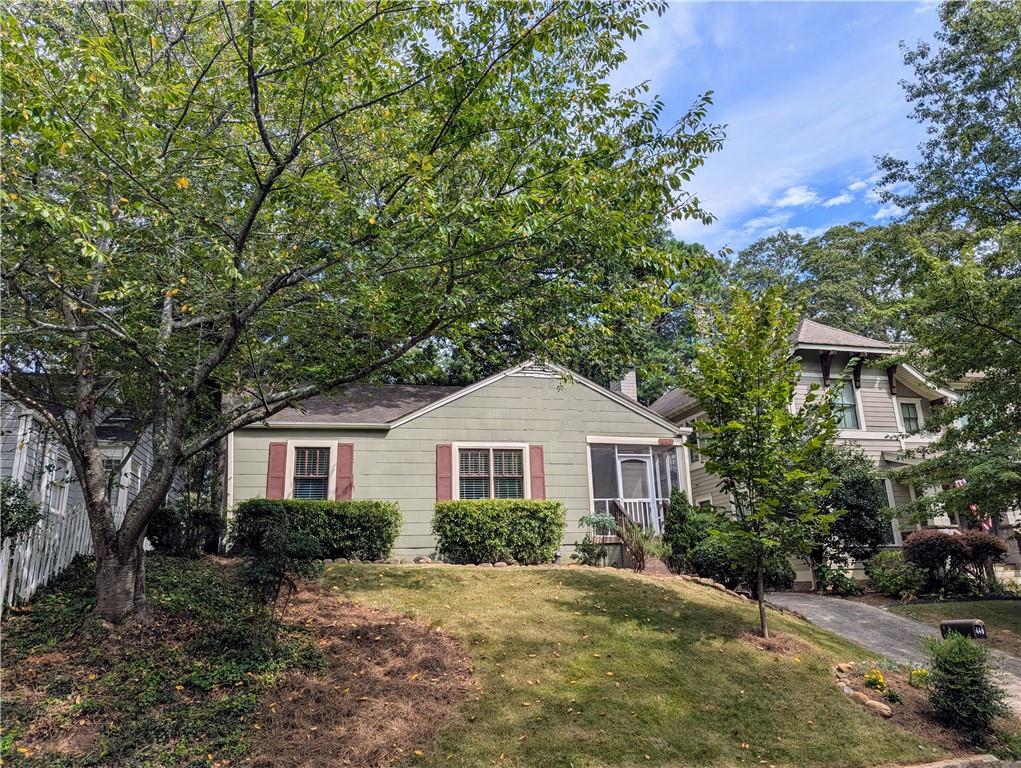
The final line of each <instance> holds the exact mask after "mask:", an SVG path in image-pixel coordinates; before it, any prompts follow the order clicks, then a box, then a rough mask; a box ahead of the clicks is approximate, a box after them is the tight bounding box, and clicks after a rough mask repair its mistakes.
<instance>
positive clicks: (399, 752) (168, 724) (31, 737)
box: [0, 572, 472, 768]
mask: <svg viewBox="0 0 1021 768" xmlns="http://www.w3.org/2000/svg"><path fill="white" fill-rule="evenodd" d="M215 573H217V572H214V574H215ZM216 586H218V587H222V588H229V587H230V586H233V585H231V584H229V583H227V582H223V583H220V582H216ZM33 610H35V609H34V607H33V606H30V607H29V608H28V609H23V610H22V611H21V613H22V614H25V615H26V616H27V615H28V614H29V613H31V612H32V611H33ZM12 613H15V612H12ZM13 618H14V621H18V617H13ZM284 618H285V621H286V622H287V623H288V624H289V625H292V626H293V625H295V624H297V625H304V628H305V633H304V634H305V636H306V637H307V638H308V641H309V642H312V643H314V644H316V645H318V649H319V651H320V652H321V653H322V656H323V657H324V663H322V664H319V665H314V666H309V665H304V666H302V665H294V666H292V667H291V669H289V670H287V671H283V672H273V673H268V674H266V675H263V674H261V673H246V674H244V675H243V676H242V679H241V680H239V681H238V682H237V683H236V684H230V685H220V684H218V685H215V686H214V687H213V688H212V690H202V689H199V688H196V687H194V686H192V685H191V684H188V683H187V680H185V679H184V676H186V675H187V673H188V672H189V669H190V665H191V664H193V663H196V659H197V658H198V657H197V656H195V655H194V653H193V652H192V651H190V650H189V649H190V648H192V646H193V644H194V643H195V642H197V641H201V640H202V638H206V637H209V636H210V632H211V630H210V628H209V626H208V624H206V623H204V622H199V621H195V620H193V619H192V618H191V617H190V615H189V614H187V613H184V614H182V613H180V612H178V613H171V612H169V611H167V610H165V609H162V608H155V609H154V610H153V612H152V621H151V622H149V623H147V624H144V625H140V626H139V625H132V626H125V627H124V628H121V629H118V630H116V631H104V630H103V629H102V628H101V627H100V626H99V624H98V622H97V621H96V620H95V619H93V618H91V617H86V618H85V620H84V626H83V627H81V626H80V627H79V629H77V630H74V631H69V632H68V634H67V635H66V636H65V637H63V638H62V639H60V640H59V641H56V642H53V643H51V644H50V645H49V647H47V648H45V649H42V648H38V649H33V650H31V651H29V652H28V653H27V654H22V655H19V654H17V653H12V649H11V648H10V647H7V644H6V643H5V649H4V659H3V665H2V668H0V679H2V688H3V696H2V705H0V706H2V709H3V713H4V718H3V720H4V723H3V727H2V728H0V733H5V732H7V731H8V730H11V732H12V735H15V736H16V739H15V743H14V745H13V746H11V745H7V747H5V748H4V749H3V752H4V753H5V754H4V756H3V757H0V764H19V763H22V762H31V763H32V764H33V765H34V764H40V765H42V764H47V765H48V764H50V763H51V762H52V761H53V760H56V761H58V762H60V763H61V764H64V762H67V764H70V765H76V764H79V763H83V764H88V765H90V766H93V765H127V764H130V765H135V764H139V763H140V762H141V760H140V758H141V757H144V756H146V755H148V756H149V758H151V759H150V763H151V764H153V765H175V764H191V763H192V762H193V759H192V758H193V757H195V755H193V754H192V753H194V752H195V751H196V749H198V750H200V751H201V752H202V753H203V754H202V757H203V758H205V754H204V753H205V752H206V745H207V744H208V745H209V749H210V750H211V751H213V752H217V751H218V747H217V746H214V743H215V744H217V745H220V746H226V745H227V742H226V741H225V739H228V740H229V739H234V741H231V742H230V743H231V744H233V745H235V746H234V747H231V750H232V751H233V750H234V749H235V748H236V750H237V751H234V754H235V755H237V754H238V752H242V753H246V754H244V756H243V757H240V759H234V760H229V759H220V757H221V756H220V755H219V754H218V755H217V756H216V760H215V761H214V762H213V763H212V764H213V765H219V766H227V765H232V764H233V765H235V766H238V765H246V766H258V767H259V768H262V767H266V768H272V767H273V766H281V767H282V766H312V765H315V766H347V765H351V766H361V767H364V768H376V767H377V766H379V767H382V766H390V765H392V764H394V763H396V762H398V761H400V760H402V759H403V758H405V757H407V756H410V755H413V754H414V753H415V751H416V750H418V749H420V748H422V747H424V746H425V745H427V744H429V743H430V742H431V741H432V740H433V739H434V738H435V737H436V736H437V735H438V733H439V732H440V730H441V729H443V728H444V727H446V726H447V725H448V724H450V723H452V722H455V721H456V718H457V717H458V714H457V713H458V710H459V708H460V706H461V704H462V703H463V702H464V701H465V700H466V698H467V694H468V689H469V686H470V684H471V679H472V675H471V672H472V670H471V662H470V660H469V658H468V657H467V654H466V653H465V652H464V650H463V648H462V647H461V646H460V645H459V644H458V643H457V642H456V641H455V640H454V639H453V638H451V637H449V636H448V635H445V634H443V633H442V632H440V631H438V630H436V629H433V628H431V627H429V626H427V625H426V624H423V623H421V622H418V621H414V620H411V619H408V618H407V617H404V616H402V615H399V614H396V613H393V612H389V611H383V610H376V609H373V608H368V607H366V606H362V605H358V604H355V603H350V602H345V601H344V600H342V599H340V598H339V597H338V596H336V595H331V594H329V593H327V592H326V591H325V590H323V589H322V588H320V587H318V586H317V585H313V584H309V585H304V586H303V588H302V590H301V591H300V592H299V593H298V594H297V595H296V596H295V597H294V598H293V600H292V602H291V605H290V607H289V610H288V611H287V615H286V616H285V617H284ZM11 629H12V625H10V624H9V623H8V622H7V620H5V626H4V630H5V634H6V631H8V630H11ZM5 639H6V638H5ZM143 678H144V680H143ZM178 680H181V681H182V682H184V683H185V684H184V685H182V684H176V685H175V683H177V681H178ZM247 691H250V692H253V693H255V694H256V695H257V696H258V698H257V699H256V703H254V709H253V710H252V711H251V713H249V712H247V709H246V707H245V706H244V705H243V704H242V703H240V702H242V701H243V700H244V697H245V693H246V692H247ZM237 696H240V697H241V699H240V700H239V704H238V706H239V707H240V709H238V711H237V712H234V714H233V715H231V714H230V711H233V708H232V707H228V706H227V705H228V701H227V697H231V700H232V701H233V700H234V698H235V697H237ZM221 709H226V710H227V714H225V715H221V717H223V718H225V720H222V721H218V722H215V723H214V722H211V721H209V720H208V718H209V717H212V716H213V714H212V713H213V712H218V711H220V710H221ZM239 713H244V714H243V715H242V716H240V717H238V716H237V715H238V714H239ZM230 723H233V724H234V725H233V730H230V729H231V726H230ZM225 728H227V729H228V731H230V732H229V733H228V732H225V731H224V729H225ZM207 731H208V733H206V732H207ZM182 738H183V739H188V740H195V739H198V740H199V741H200V742H202V743H196V744H194V745H192V747H186V748H184V749H183V750H180V749H178V747H175V742H179V740H180V739H182ZM104 744H105V745H106V747H105V749H106V750H107V751H108V753H107V756H106V757H105V758H103V757H101V756H100V755H101V754H102V752H103V750H104ZM147 744H148V746H147ZM111 750H112V751H111ZM184 754H186V755H187V757H184V756H183V755H184ZM174 755H177V757H174ZM211 759H212V758H211ZM11 760H13V763H11V762H10V761H11Z"/></svg>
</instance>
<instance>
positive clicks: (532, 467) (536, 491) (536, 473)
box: [528, 445, 546, 499]
mask: <svg viewBox="0 0 1021 768" xmlns="http://www.w3.org/2000/svg"><path fill="white" fill-rule="evenodd" d="M528 477H529V479H530V480H531V484H532V498H533V499H545V498H546V469H545V468H544V467H543V465H542V446H541V445H530V446H528Z"/></svg>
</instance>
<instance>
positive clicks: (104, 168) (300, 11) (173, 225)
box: [0, 0, 722, 622]
mask: <svg viewBox="0 0 1021 768" xmlns="http://www.w3.org/2000/svg"><path fill="white" fill-rule="evenodd" d="M654 8H656V9H659V10H662V8H663V6H662V4H658V3H648V2H634V3H623V4H595V5H593V4H589V3H580V2H579V3H574V2H562V1H561V0H549V1H548V2H538V1H537V2H522V3H475V4H464V5H460V4H448V3H410V2H402V1H401V0H396V1H395V2H392V3H385V4H384V3H382V2H346V3H335V2H325V1H324V2H308V3H301V4H298V3H272V2H267V1H265V0H249V2H239V1H238V0H230V1H228V2H219V3H213V2H208V3H207V2H196V3H191V4H187V5H181V4H176V3H170V2H150V3H134V4H132V3H129V4H104V5H97V4H94V3H89V2H78V3H74V4H65V5H60V6H57V5H49V4H45V3H37V4H29V3H25V4H21V5H18V6H15V7H13V8H12V9H11V10H8V11H7V12H5V14H4V15H3V17H2V35H3V47H4V61H3V70H2V77H3V82H2V86H3V91H4V95H5V98H4V106H3V110H4V111H3V121H4V123H3V127H4V160H5V163H4V174H5V175H4V179H3V184H4V194H3V198H2V204H3V239H4V249H3V278H4V284H3V290H4V294H3V299H4V305H5V310H6V313H5V318H4V319H5V327H4V329H3V330H4V334H3V342H4V346H3V351H2V354H3V357H2V368H0V373H2V377H3V378H2V381H3V386H4V389H5V390H6V391H7V392H8V393H9V394H10V395H12V396H14V397H17V398H18V399H20V400H21V401H23V402H25V403H27V404H28V405H30V406H31V407H33V408H34V409H35V410H36V411H37V412H38V413H39V415H40V416H41V417H42V418H43V419H45V420H46V422H47V423H48V425H49V426H50V427H51V428H52V429H53V430H54V431H55V432H56V434H57V435H58V437H59V439H60V440H61V442H62V443H63V444H64V445H65V446H66V447H67V448H68V450H69V452H70V455H71V459H72V462H73V464H74V469H75V472H76V474H77V477H78V478H79V480H80V482H81V484H82V489H83V493H84V498H85V504H86V506H87V509H88V514H89V520H90V524H91V530H92V539H93V543H94V547H95V554H96V561H97V576H96V586H97V596H98V602H97V610H98V613H99V614H100V615H101V616H103V617H104V618H106V619H108V620H111V621H114V622H117V621H121V620H123V619H124V618H126V617H127V616H129V615H144V613H145V591H144V584H145V582H144V553H143V551H142V542H143V540H144V537H145V530H146V525H147V524H148V521H149V519H150V517H151V516H152V514H153V513H154V512H155V510H156V509H157V508H158V506H159V505H160V503H161V502H162V500H163V498H164V496H165V495H166V493H167V490H168V488H169V487H170V483H171V480H172V478H173V476H174V473H175V472H176V470H177V468H178V467H179V466H180V465H181V464H182V462H184V461H186V460H188V459H189V458H190V457H193V456H195V455H197V454H199V453H200V452H201V451H203V450H204V449H206V448H207V447H209V446H211V445H214V444H216V443H217V441H218V440H220V439H221V438H223V437H224V436H225V435H227V434H228V433H229V432H231V431H232V430H234V429H237V428H238V427H241V426H244V425H246V424H250V423H252V422H254V421H256V420H259V419H262V418H265V417H266V416H267V415H270V414H273V413H275V412H277V411H279V410H281V409H282V408H284V407H286V406H288V405H289V404H292V403H294V402H297V401H300V400H301V399H303V398H305V397H308V396H310V395H313V394H316V393H319V392H322V391H327V390H331V389H336V388H338V387H342V386H343V385H344V384H346V383H348V382H353V381H357V380H364V379H367V378H372V377H383V376H386V375H387V373H388V371H391V370H392V368H391V366H394V365H395V364H396V363H398V362H399V361H401V360H402V359H403V358H404V356H405V355H408V354H409V352H411V351H414V350H417V349H419V348H420V346H421V345H422V344H423V343H424V342H426V341H427V340H434V341H435V340H439V341H440V343H445V342H447V341H449V342H451V343H455V344H456V343H459V342H460V341H461V340H463V339H465V338H471V337H472V334H473V332H474V331H475V330H476V329H478V328H479V327H484V328H485V327H495V326H497V325H498V324H499V323H504V324H506V325H507V326H508V327H511V328H513V329H515V330H516V331H518V332H520V333H522V334H524V335H525V339H526V343H525V345H524V347H525V348H526V349H527V350H529V351H530V352H532V353H535V354H539V355H545V356H549V357H553V358H556V357H560V356H561V353H562V352H564V351H565V350H567V349H571V348H574V346H575V345H576V344H577V343H579V339H580V340H581V341H582V342H584V341H585V340H588V339H593V340H605V339H609V338H610V336H611V334H610V333H609V332H608V328H610V327H612V324H613V322H614V319H615V318H617V317H619V316H620V315H621V314H629V313H635V312H637V313H639V314H641V313H642V312H645V311H648V312H650V313H652V312H655V311H656V310H657V309H658V296H660V295H662V293H663V292H664V291H665V290H666V289H667V288H668V287H669V285H670V284H671V283H672V281H673V280H674V278H675V276H676V271H677V268H678V266H679V265H678V263H677V259H676V258H675V257H672V256H670V255H669V254H666V253H664V252H663V251H662V250H660V249H656V248H650V247H649V246H648V245H647V243H648V235H649V233H650V232H655V231H657V230H658V229H659V228H660V227H662V226H663V224H664V222H665V220H666V219H667V218H668V217H670V216H680V217H685V216H694V217H700V218H703V219H705V218H708V214H706V213H705V212H704V211H703V210H702V209H701V207H700V205H699V202H698V200H697V198H696V197H694V196H693V195H692V194H691V193H690V192H688V191H686V190H685V188H684V185H685V182H686V180H687V179H689V178H690V176H691V173H692V172H693V171H694V170H695V169H696V168H697V167H698V166H699V165H700V164H701V162H702V160H703V158H704V156H705V155H706V154H707V153H708V152H711V151H713V150H714V149H716V148H717V147H718V146H719V144H720V141H721V139H722V133H721V131H720V129H719V128H717V127H715V126H712V125H708V124H706V122H705V117H706V110H707V105H708V103H709V97H708V95H706V96H703V97H700V98H699V99H697V100H696V101H695V103H694V105H693V106H692V108H691V110H690V111H689V112H688V113H687V114H686V115H685V116H684V117H682V119H681V120H680V122H678V123H677V124H675V125H673V126H671V127H670V128H669V129H667V130H663V129H661V128H660V127H659V116H660V112H661V108H662V104H661V102H659V101H658V100H648V99H646V98H645V96H644V92H645V88H644V87H636V88H630V89H627V90H625V91H623V92H620V93H612V92H611V90H610V89H609V87H608V86H607V85H606V80H607V76H608V75H609V74H610V72H611V70H612V69H613V68H614V67H615V66H617V65H618V64H620V63H621V62H622V61H623V58H624V53H623V49H622V45H621V41H622V40H623V39H624V38H633V37H635V36H637V35H638V34H640V32H641V30H642V28H643V25H642V21H641V19H642V18H643V16H644V15H645V14H646V12H648V11H649V10H650V9H654ZM602 345H603V347H605V346H606V343H605V342H602ZM423 357H424V356H423ZM225 395H229V399H227V398H226V397H225ZM221 401H222V407H221ZM113 411H120V412H124V413H128V414H130V415H131V416H132V418H133V419H134V422H135V426H136V428H137V429H138V430H139V431H140V432H141V431H142V430H146V431H148V433H149V434H151V435H152V438H153V443H154V463H153V467H152V471H151V473H150V474H149V476H148V478H147V479H146V481H145V482H144V484H143V486H142V488H141V491H140V493H139V494H138V496H137V497H136V498H135V499H134V500H133V501H132V503H131V504H130V505H129V507H128V509H127V513H126V515H125V517H124V520H123V523H122V524H121V525H120V526H119V528H118V527H117V526H116V525H115V523H114V517H113V511H112V508H111V503H110V498H109V495H108V492H107V488H108V479H109V477H108V474H107V471H106V470H105V469H104V466H103V457H102V453H101V450H100V445H99V441H98V439H97V426H98V425H99V424H100V423H102V421H103V420H104V418H106V416H107V415H108V414H109V413H111V412H113ZM201 412H212V413H214V414H216V415H215V416H212V417H209V418H202V419H199V418H195V416H196V414H198V413H201Z"/></svg>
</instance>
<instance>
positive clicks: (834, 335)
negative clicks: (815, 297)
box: [791, 318, 894, 352]
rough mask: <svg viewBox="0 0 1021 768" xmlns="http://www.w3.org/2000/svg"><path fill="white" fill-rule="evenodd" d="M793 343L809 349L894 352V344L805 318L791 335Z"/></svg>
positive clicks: (795, 345) (796, 346) (795, 346)
mask: <svg viewBox="0 0 1021 768" xmlns="http://www.w3.org/2000/svg"><path fill="white" fill-rule="evenodd" d="M791 343H792V344H793V345H794V348H795V349H797V348H798V347H807V348H809V349H815V348H820V349H822V348H825V349H838V350H841V349H843V350H851V351H855V352H857V351H871V352H893V351H894V348H893V345H892V344H890V343H888V342H885V341H879V340H878V339H870V338H868V337H867V336H859V335H858V334H857V333H850V332H849V331H842V330H840V329H839V328H834V327H833V326H832V325H824V324H823V323H817V322H816V321H815V320H809V319H808V318H805V319H804V320H802V321H801V322H800V323H798V327H797V329H796V330H795V331H794V335H793V336H791Z"/></svg>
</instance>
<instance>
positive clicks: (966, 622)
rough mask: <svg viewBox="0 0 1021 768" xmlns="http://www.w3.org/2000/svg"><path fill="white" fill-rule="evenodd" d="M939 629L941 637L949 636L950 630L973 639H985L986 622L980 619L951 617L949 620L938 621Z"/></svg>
mask: <svg viewBox="0 0 1021 768" xmlns="http://www.w3.org/2000/svg"><path fill="white" fill-rule="evenodd" d="M939 631H940V633H941V634H942V635H943V637H947V636H949V635H950V633H951V632H956V633H957V634H959V635H964V636H965V637H971V638H974V639H975V640H985V639H986V623H985V622H984V621H982V619H951V620H950V621H941V622H940V623H939Z"/></svg>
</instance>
